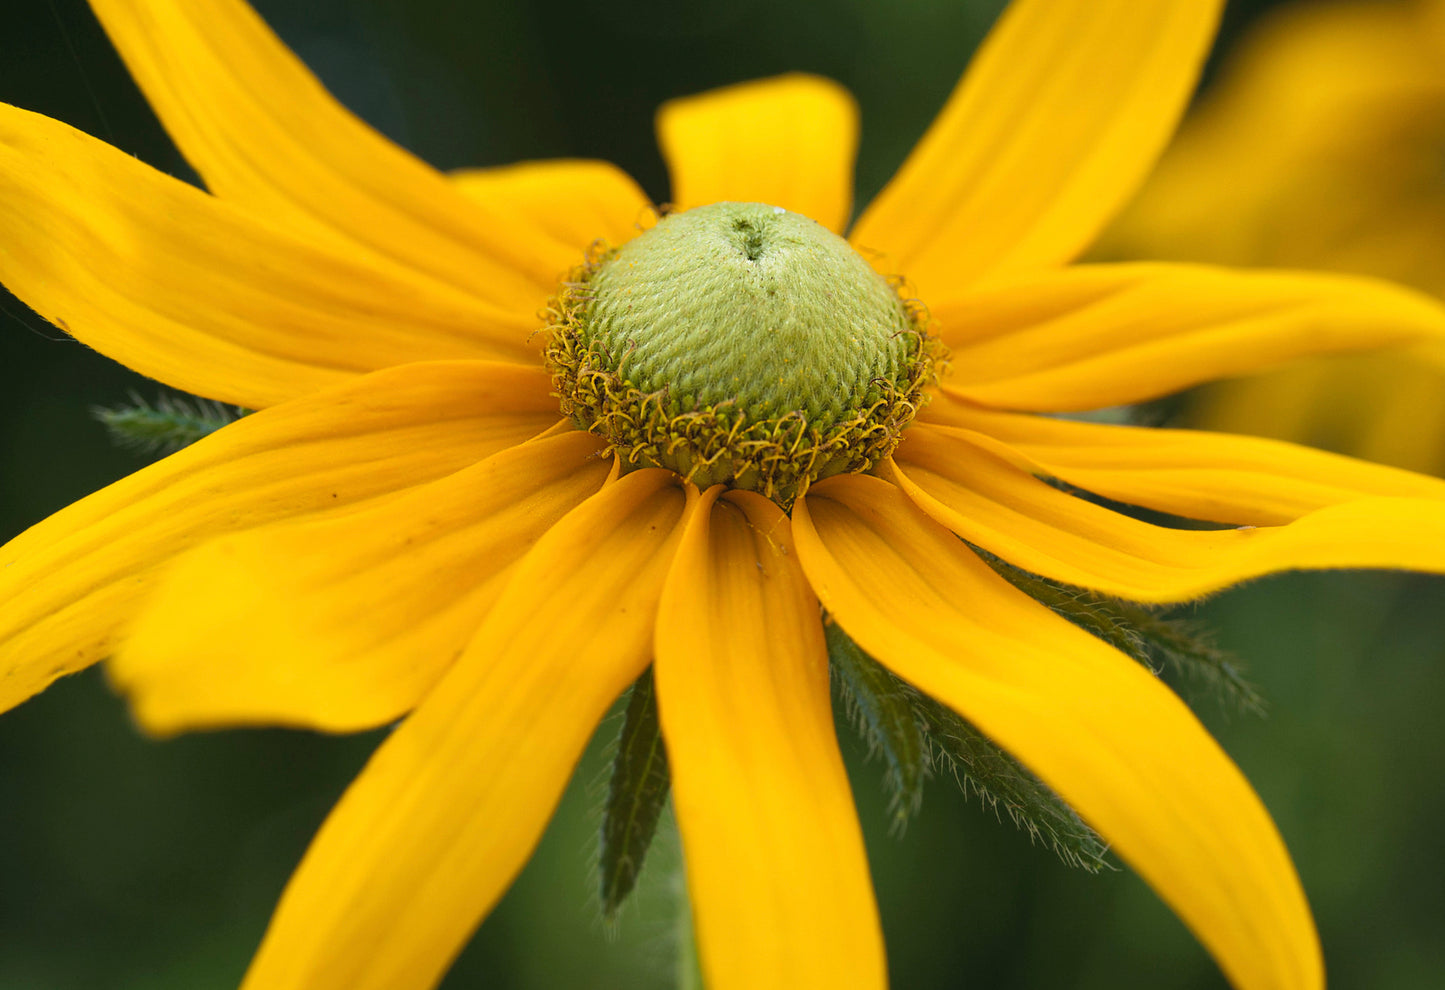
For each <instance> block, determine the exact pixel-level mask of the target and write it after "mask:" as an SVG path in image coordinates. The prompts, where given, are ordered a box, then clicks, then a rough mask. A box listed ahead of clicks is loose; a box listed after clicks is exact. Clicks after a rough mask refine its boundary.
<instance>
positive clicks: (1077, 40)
mask: <svg viewBox="0 0 1445 990" xmlns="http://www.w3.org/2000/svg"><path fill="white" fill-rule="evenodd" d="M1220 6H1221V4H1220V3H1219V2H1217V0H1151V2H1149V3H1138V2H1135V0H1014V2H1013V3H1011V4H1010V5H1009V7H1008V9H1007V10H1006V11H1005V13H1004V14H1003V16H1002V17H1001V18H1000V19H999V22H998V24H997V25H995V27H994V29H993V31H992V33H991V34H990V35H989V37H988V38H987V40H986V41H985V42H984V44H983V47H982V48H981V49H980V50H979V53H978V54H977V55H976V56H975V57H974V60H973V63H972V64H971V65H970V66H969V67H968V72H967V73H966V74H965V75H964V77H963V79H962V81H961V82H960V83H959V84H958V87H957V89H955V90H954V92H953V95H952V96H951V97H950V98H949V101H948V103H947V105H946V106H945V107H944V108H943V112H942V113H941V114H939V116H938V119H937V120H936V121H934V123H933V126H932V127H931V128H930V129H929V131H928V133H927V134H926V135H924V137H923V140H922V141H921V142H920V143H919V145H918V147H917V148H915V149H914V151H913V154H912V155H910V156H909V158H908V160H907V161H906V162H904V163H903V167H902V168H901V169H900V170H899V172H898V174H897V175H896V176H895V177H894V178H893V181H892V182H890V183H889V184H888V186H887V187H886V188H885V189H884V190H883V192H882V193H881V194H880V195H879V196H878V198H877V199H876V200H875V201H874V202H873V203H872V204H871V205H870V206H869V207H868V209H867V210H865V211H864V213H863V216H862V217H861V218H859V220H858V225H857V227H856V229H855V230H854V231H853V234H852V237H851V239H852V240H853V242H854V243H855V244H857V245H859V246H860V247H865V248H871V249H873V250H876V251H879V252H882V253H883V258H882V259H881V260H880V262H879V265H880V267H881V268H883V269H884V270H886V271H888V272H891V273H902V274H904V275H906V276H907V277H908V279H909V280H910V282H912V283H913V284H914V285H916V286H917V287H918V288H919V289H920V291H921V293H922V295H923V298H924V299H928V300H930V301H932V300H933V299H935V298H938V296H937V294H938V293H941V292H943V291H945V290H952V289H953V288H954V287H955V286H965V285H969V284H972V283H974V282H977V281H979V280H980V279H982V278H985V277H987V276H992V275H997V274H1005V273H1010V272H1018V271H1025V270H1028V269H1034V268H1040V267H1052V266H1056V265H1060V264H1063V263H1065V262H1067V261H1069V260H1070V259H1072V258H1073V257H1074V256H1075V255H1077V254H1078V253H1079V252H1080V251H1081V250H1083V248H1085V247H1086V246H1087V245H1088V244H1089V243H1090V242H1091V241H1092V240H1093V239H1094V237H1095V236H1096V235H1097V234H1098V232H1099V230H1100V229H1101V228H1102V227H1103V225H1104V224H1105V223H1107V222H1108V220H1109V219H1110V218H1111V217H1112V216H1113V214H1114V212H1115V211H1116V210H1117V209H1118V208H1119V207H1120V206H1122V205H1123V203H1124V201H1125V200H1126V199H1127V198H1128V197H1129V195H1130V194H1131V193H1133V192H1134V190H1135V188H1136V187H1137V186H1138V184H1139V183H1140V182H1141V181H1142V180H1143V178H1144V176H1145V175H1146V174H1147V173H1148V171H1149V168H1150V166H1152V165H1153V163H1154V160H1155V158H1156V157H1157V156H1158V155H1159V153H1160V151H1162V150H1163V148H1164V145H1165V143H1166V142H1167V141H1168V139H1169V136H1170V134H1171V133H1172V132H1173V130H1174V126H1175V124H1176V123H1177V122H1178V120H1179V117H1180V115H1181V114H1182V113H1183V112H1184V107H1185V104H1186V103H1187V102H1188V101H1189V97H1190V94H1191V93H1193V91H1194V84H1195V80H1196V78H1197V76H1198V73H1199V67H1200V65H1201V64H1202V63H1203V61H1204V56H1205V54H1206V53H1207V52H1208V51H1209V45H1210V42H1211V41H1212V40H1213V37H1214V30H1215V25H1216V22H1217V21H1218V18H1219V8H1220Z"/></svg>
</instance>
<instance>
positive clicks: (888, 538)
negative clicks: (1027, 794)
mask: <svg viewBox="0 0 1445 990" xmlns="http://www.w3.org/2000/svg"><path fill="white" fill-rule="evenodd" d="M793 519H794V527H795V535H796V539H797V543H798V555H799V558H800V559H801V561H802V565H803V569H804V570H805V571H806V572H807V575H808V578H809V580H811V581H812V584H813V588H814V590H815V591H817V593H818V597H819V598H821V599H822V601H823V604H824V606H826V607H827V609H828V610H829V611H830V612H831V613H832V614H833V615H834V617H835V618H836V619H837V620H838V622H839V623H840V624H841V625H842V626H843V628H844V629H846V630H847V631H848V633H849V635H851V636H852V637H853V638H854V639H855V640H857V641H858V643H859V645H861V646H862V647H863V648H864V649H865V650H867V651H868V652H869V653H871V654H873V655H874V656H875V657H877V658H878V659H879V660H880V661H882V662H883V663H884V664H886V665H887V666H889V667H891V668H892V669H893V670H894V671H895V672H896V673H897V674H899V675H900V676H901V677H903V678H904V679H906V680H908V681H910V682H912V683H913V684H914V685H915V686H917V687H918V688H919V689H921V690H923V691H925V692H927V693H928V694H931V695H933V696H934V697H936V698H938V699H939V700H940V701H942V702H944V703H945V704H947V705H949V706H950V707H953V708H955V709H957V710H958V712H959V713H960V714H962V715H963V716H964V717H966V718H968V719H969V720H970V721H972V722H973V723H975V724H976V725H977V726H978V727H979V728H980V729H982V730H983V731H984V732H985V733H987V734H988V735H989V736H990V737H991V738H992V739H993V740H994V741H995V742H997V743H998V744H999V745H1001V746H1003V747H1004V748H1005V749H1007V750H1009V752H1011V753H1013V754H1014V755H1015V756H1017V757H1018V758H1019V759H1020V760H1022V761H1023V763H1024V764H1025V765H1026V766H1028V767H1029V769H1031V770H1032V771H1033V772H1034V773H1036V774H1038V775H1039V777H1041V778H1042V779H1043V780H1044V782H1045V783H1047V784H1048V785H1049V786H1050V787H1052V788H1054V790H1056V791H1058V793H1059V794H1060V795H1061V796H1062V797H1063V798H1064V800H1066V801H1068V802H1069V803H1070V804H1071V805H1072V806H1073V807H1074V808H1076V809H1077V810H1078V811H1079V813H1080V814H1082V815H1083V816H1084V818H1085V819H1087V820H1088V821H1089V822H1090V823H1091V824H1092V825H1093V826H1094V827H1095V828H1097V829H1098V830H1099V832H1100V834H1102V835H1103V836H1104V837H1105V838H1106V839H1108V840H1109V842H1110V843H1111V844H1112V845H1113V847H1114V848H1115V849H1116V850H1117V851H1118V852H1119V854H1120V855H1121V856H1122V857H1123V858H1124V859H1125V860H1126V861H1127V862H1128V863H1129V864H1130V865H1131V866H1133V867H1134V869H1135V870H1137V871H1138V873H1139V874H1140V875H1141V876H1142V877H1143V878H1144V879H1145V880H1146V881H1148V883H1149V884H1150V886H1152V887H1153V888H1154V890H1155V891H1156V892H1157V893H1158V894H1159V896H1160V897H1162V898H1163V899H1164V900H1165V901H1166V902H1168V903H1169V905H1170V906H1171V907H1172V908H1173V909H1174V910H1175V912H1176V913H1177V914H1178V915H1179V916H1180V918H1181V919H1183V921H1184V922H1185V924H1187V925H1188V926H1189V927H1190V929H1191V930H1193V932H1194V934H1195V935H1196V936H1197V937H1198V938H1199V940H1200V941H1201V942H1203V943H1204V945H1205V946H1206V947H1207V948H1208V949H1209V950H1210V952H1212V953H1213V954H1214V957H1215V959H1216V960H1218V962H1219V965H1220V967H1221V968H1222V969H1223V970H1224V971H1225V973H1226V974H1227V975H1228V976H1229V978H1230V980H1231V981H1232V982H1233V983H1234V985H1235V986H1236V987H1238V988H1240V990H1319V988H1323V986H1324V973H1323V963H1322V962H1321V958H1320V949H1319V943H1318V939H1317V937H1316V935H1315V930H1314V924H1313V922H1312V921H1311V919H1310V913H1309V907H1308V905H1307V904H1306V902H1305V898H1304V893H1303V891H1302V890H1301V889H1300V885H1299V879H1298V877H1297V876H1296V874H1295V871H1294V867H1293V865H1292V864H1291V863H1290V860H1289V854H1288V852H1286V850H1285V847H1284V843H1283V842H1282V841H1281V840H1280V837H1279V834H1278V832H1277V831H1276V830H1275V827H1274V824H1273V823H1272V822H1271V821H1270V819H1269V815H1268V813H1267V812H1266V811H1265V809H1264V807H1263V805H1261V803H1260V801H1259V798H1258V797H1257V796H1256V795H1255V794H1254V792H1253V791H1252V790H1251V789H1250V787H1249V784H1248V783H1247V782H1246V781H1245V779H1244V777H1243V775H1241V774H1240V772H1239V770H1238V769H1237V768H1236V767H1235V766H1234V764H1233V763H1231V762H1230V760H1229V758H1228V757H1227V756H1226V755H1225V754H1224V753H1223V751H1221V750H1220V749H1219V747H1218V745H1217V744H1216V743H1215V742H1214V741H1213V740H1212V739H1211V738H1210V737H1209V734H1208V733H1207V732H1206V731H1205V730H1204V727H1203V726H1201V725H1200V724H1199V722H1198V721H1197V720H1196V719H1195V717H1194V716H1193V714H1191V713H1190V711H1189V709H1188V708H1186V707H1185V706H1184V704H1183V703H1182V702H1180V701H1179V699H1178V698H1176V697H1175V696H1174V695H1173V694H1171V693H1170V692H1169V690H1168V689H1167V688H1165V687H1164V686H1163V685H1162V684H1161V683H1160V682H1159V681H1158V680H1157V679H1155V678H1154V677H1153V676H1151V675H1150V674H1149V673H1148V672H1147V671H1146V670H1144V669H1143V668H1142V667H1141V666H1140V665H1139V664H1137V663H1135V662H1133V661H1132V660H1130V659H1128V658H1127V657H1125V656H1124V655H1122V654H1121V653H1119V652H1118V651H1116V650H1114V649H1113V648H1111V647H1109V646H1107V645H1105V644H1104V643H1102V642H1100V641H1099V640H1096V639H1094V638H1093V637H1091V636H1089V635H1088V634H1087V633H1085V632H1083V631H1082V630H1080V629H1078V628H1077V627H1075V626H1073V625H1071V624H1070V623H1068V622H1067V621H1065V620H1064V619H1062V618H1059V617H1058V616H1056V615H1054V614H1052V613H1051V612H1049V611H1048V610H1047V609H1046V608H1044V607H1043V606H1041V605H1039V604H1038V603H1037V602H1035V601H1033V600H1032V599H1029V598H1028V597H1027V596H1025V595H1024V594H1022V593H1021V592H1019V591H1017V590H1015V589H1014V588H1012V587H1010V586H1009V585H1008V584H1007V583H1005V582H1004V581H1003V580H1002V579H1001V578H999V577H998V576H997V575H995V574H993V573H992V572H991V571H990V570H989V568H988V567H987V565H985V564H984V563H983V562H982V561H980V560H979V559H978V558H977V557H976V556H974V555H973V554H972V553H971V552H969V550H968V549H967V548H966V547H965V546H964V545H963V544H962V543H960V542H959V541H958V540H957V539H955V538H954V537H953V536H952V535H951V534H950V533H948V531H947V530H945V529H943V528H942V527H941V526H938V525H937V524H936V523H933V522H932V521H931V520H929V519H928V518H927V517H926V516H924V515H923V514H922V513H921V512H919V511H918V509H917V508H916V507H914V506H912V505H910V504H909V503H908V500H907V499H906V498H905V497H904V496H903V494H902V493H901V492H899V491H898V490H897V489H895V488H893V487H892V486H891V485H888V484H887V483H885V482H882V481H880V480H878V479H876V478H868V477H861V476H856V475H854V476H843V477H839V478H831V479H828V480H827V481H824V482H822V483H820V484H818V485H816V486H814V487H813V488H812V489H811V490H810V491H809V492H808V494H807V496H806V497H805V498H803V499H800V500H799V502H798V506H797V507H796V508H795V509H794V514H793Z"/></svg>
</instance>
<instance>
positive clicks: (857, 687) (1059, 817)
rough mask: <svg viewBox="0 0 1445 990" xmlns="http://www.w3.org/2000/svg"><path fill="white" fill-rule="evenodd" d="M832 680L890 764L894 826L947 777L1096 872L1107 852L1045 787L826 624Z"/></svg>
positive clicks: (1066, 857)
mask: <svg viewBox="0 0 1445 990" xmlns="http://www.w3.org/2000/svg"><path fill="white" fill-rule="evenodd" d="M824 628H825V630H826V632H827V638H828V655H829V658H830V660H831V661H832V668H833V672H834V676H835V677H836V679H837V681H838V683H839V685H840V687H841V688H842V690H843V692H844V697H845V699H847V700H848V703H849V710H850V714H852V716H853V721H854V724H855V725H856V727H857V728H858V731H859V733H860V734H861V735H862V737H863V739H864V741H865V742H867V743H868V745H869V747H870V748H872V749H874V750H876V751H878V752H880V753H882V754H883V757H884V760H885V761H886V762H887V763H888V771H887V772H886V773H885V775H884V781H885V784H886V786H888V787H889V789H890V791H891V792H892V796H893V804H892V811H893V814H894V823H895V826H897V825H900V824H901V823H902V822H903V821H906V819H907V816H908V814H909V813H910V812H911V811H913V810H916V809H917V807H918V804H919V801H920V800H921V798H922V787H923V781H924V780H925V779H926V778H927V777H929V776H930V775H931V772H932V770H935V769H938V768H944V769H947V770H949V771H950V772H952V774H953V776H954V779H956V780H957V781H958V783H959V785H960V786H961V787H962V788H963V791H964V793H965V794H973V795H976V796H977V797H978V798H979V800H980V801H981V802H982V803H983V805H984V806H985V807H986V808H991V809H994V810H995V811H996V810H998V809H1000V808H1001V809H1003V811H1005V812H1006V813H1007V814H1008V816H1009V818H1010V819H1012V821H1013V823H1014V824H1015V825H1017V826H1018V827H1019V828H1022V829H1024V830H1025V831H1027V832H1028V833H1029V835H1030V836H1031V837H1032V838H1034V839H1035V840H1038V841H1041V842H1043V843H1044V844H1046V845H1047V846H1048V847H1049V848H1050V849H1052V850H1053V851H1054V852H1055V853H1056V854H1057V855H1058V856H1059V858H1060V859H1062V860H1063V861H1064V862H1065V863H1068V864H1069V865H1071V866H1077V867H1080V868H1082V869H1085V870H1088V871H1089V872H1091V873H1093V872H1097V871H1098V870H1100V869H1101V868H1103V866H1104V865H1105V861H1104V854H1105V852H1106V851H1107V847H1106V846H1105V844H1104V841H1103V840H1102V839H1100V838H1099V835H1098V833H1096V832H1095V831H1094V830H1093V829H1091V828H1089V826H1088V825H1086V824H1085V823H1084V821H1083V819H1081V818H1080V817H1079V816H1078V814H1077V813H1075V811H1074V810H1073V809H1072V808H1070V807H1069V806H1068V805H1067V804H1066V803H1065V802H1064V800H1063V799H1062V798H1060V797H1059V796H1058V795H1057V794H1055V793H1054V792H1053V791H1052V790H1051V789H1050V788H1049V787H1048V786H1047V785H1046V784H1044V783H1043V782H1042V781H1041V780H1039V779H1038V778H1037V777H1035V776H1034V775H1033V774H1032V773H1030V772H1029V771H1028V770H1027V769H1026V768H1025V767H1024V766H1023V765H1022V764H1021V763H1019V762H1018V761H1017V760H1015V759H1014V758H1013V757H1012V756H1010V755H1009V754H1008V753H1007V752H1005V751H1004V750H1002V749H1000V748H999V747H998V746H996V745H994V743H993V742H992V741H990V740H989V739H988V737H986V736H985V735H984V734H983V733H982V732H980V731H979V730H978V729H977V728H975V727H974V725H973V724H972V723H971V722H969V721H968V720H967V719H965V718H964V717H963V716H962V715H959V714H958V713H957V712H955V711H953V710H952V709H951V708H948V707H947V706H945V705H942V704H940V703H939V702H937V701H934V700H933V699H932V698H930V697H928V696H927V695H925V694H923V693H922V692H920V691H918V690H917V689H916V688H914V687H913V686H912V685H910V684H908V683H907V682H905V681H903V680H902V679H901V678H899V677H898V676H896V675H895V674H893V673H892V672H891V671H889V670H887V669H886V668H885V667H883V666H882V665H881V664H880V663H878V661H876V660H874V659H873V658H872V657H870V656H869V655H868V654H867V653H865V652H864V651H863V649H862V648H861V647H859V646H858V644H857V643H855V642H853V640H852V639H851V638H850V637H849V636H848V634H847V633H846V632H844V631H843V629H842V627H841V626H839V625H837V624H836V623H835V622H832V621H831V620H830V621H828V622H827V623H826V624H825V626H824Z"/></svg>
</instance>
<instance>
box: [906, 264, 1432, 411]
mask: <svg viewBox="0 0 1445 990" xmlns="http://www.w3.org/2000/svg"><path fill="white" fill-rule="evenodd" d="M930 303H931V305H932V306H933V312H934V314H935V315H936V316H937V317H938V319H939V321H940V324H941V327H942V336H943V339H944V341H945V342H946V343H948V345H949V346H950V347H951V348H952V349H953V362H952V365H951V367H952V374H951V375H950V377H949V379H948V382H947V384H948V387H949V388H950V389H951V390H952V391H953V392H954V393H955V394H957V395H959V396H962V397H963V398H967V399H970V400H972V401H975V402H981V403H983V404H984V405H992V406H1000V407H1004V408H1009V409H1028V410H1037V411H1043V412H1062V411H1065V410H1078V409H1095V408H1100V407H1103V406H1111V405H1120V404H1123V403H1128V402H1138V401H1141V400H1144V399H1152V398H1154V397H1156V396H1160V395H1166V394H1168V393H1170V392H1175V391H1178V390H1179V389H1182V388H1187V387H1188V386H1190V385H1196V384H1198V383H1200V382H1205V381H1209V380H1211V379H1215V378H1226V377H1229V376H1231V375H1238V374H1243V373H1244V372H1248V371H1257V370H1260V369H1263V368H1269V367H1273V366H1276V365H1279V364H1282V363H1284V362H1285V361H1288V360H1290V359H1291V358H1296V357H1301V356H1303V355H1307V354H1326V353H1336V352H1342V351H1354V350H1365V349H1367V348H1374V347H1389V346H1403V345H1406V344H1412V343H1417V342H1423V341H1431V340H1433V341H1445V306H1441V304H1440V303H1439V302H1438V301H1436V300H1434V299H1431V298H1430V297H1428V296H1425V295H1423V294H1421V293H1418V292H1414V291H1412V290H1409V289H1402V288H1398V287H1396V286H1393V285H1390V284H1388V283H1386V282H1380V281H1377V280H1375V279H1369V278H1362V277H1357V276H1351V275H1315V274H1305V273H1299V272H1270V271H1233V270H1230V269H1227V268H1212V267H1209V266H1205V265H1169V264H1123V265H1081V266H1078V267H1075V268H1070V269H1066V270H1064V271H1062V272H1055V273H1046V274H1041V275H1036V276H1029V277H1021V278H1019V279H1016V280H1014V281H1011V282H1010V283H1008V284H1007V285H1003V284H1000V285H997V286H994V287H991V288H988V289H985V290H983V291H980V292H976V293H971V294H968V295H967V296H966V297H965V296H959V297H957V298H955V299H953V300H943V301H937V302H935V301H930Z"/></svg>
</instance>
